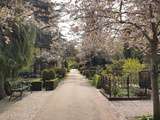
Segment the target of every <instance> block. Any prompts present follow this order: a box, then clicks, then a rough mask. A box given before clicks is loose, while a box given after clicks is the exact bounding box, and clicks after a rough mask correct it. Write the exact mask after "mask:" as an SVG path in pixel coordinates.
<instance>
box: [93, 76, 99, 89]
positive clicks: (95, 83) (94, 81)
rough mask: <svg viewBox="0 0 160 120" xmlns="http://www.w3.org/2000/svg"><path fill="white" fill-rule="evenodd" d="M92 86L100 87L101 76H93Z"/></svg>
mask: <svg viewBox="0 0 160 120" xmlns="http://www.w3.org/2000/svg"><path fill="white" fill-rule="evenodd" d="M92 85H93V86H96V88H100V87H101V76H100V75H98V74H95V75H94V77H93V80H92Z"/></svg>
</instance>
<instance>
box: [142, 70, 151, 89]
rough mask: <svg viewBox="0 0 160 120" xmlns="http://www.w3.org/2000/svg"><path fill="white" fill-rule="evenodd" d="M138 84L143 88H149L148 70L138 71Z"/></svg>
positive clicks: (149, 77)
mask: <svg viewBox="0 0 160 120" xmlns="http://www.w3.org/2000/svg"><path fill="white" fill-rule="evenodd" d="M139 86H140V88H143V89H144V88H145V89H151V76H150V71H141V72H139Z"/></svg>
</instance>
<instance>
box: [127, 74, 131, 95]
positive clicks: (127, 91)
mask: <svg viewBox="0 0 160 120" xmlns="http://www.w3.org/2000/svg"><path fill="white" fill-rule="evenodd" d="M129 82H130V80H129V75H128V77H127V93H128V98H129V96H130V94H129Z"/></svg>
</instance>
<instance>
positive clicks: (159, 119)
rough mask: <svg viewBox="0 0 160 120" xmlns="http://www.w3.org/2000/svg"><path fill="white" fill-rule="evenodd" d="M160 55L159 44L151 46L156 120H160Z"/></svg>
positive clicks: (154, 114) (154, 115)
mask: <svg viewBox="0 0 160 120" xmlns="http://www.w3.org/2000/svg"><path fill="white" fill-rule="evenodd" d="M157 58H158V55H157V44H152V46H151V82H152V95H153V117H154V120H160V102H159V88H158V60H157Z"/></svg>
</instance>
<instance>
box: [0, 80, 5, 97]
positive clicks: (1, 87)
mask: <svg viewBox="0 0 160 120" xmlns="http://www.w3.org/2000/svg"><path fill="white" fill-rule="evenodd" d="M4 97H5V91H4V80H2V79H1V80H0V99H2V98H4Z"/></svg>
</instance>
